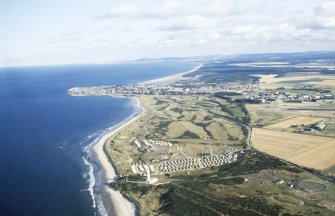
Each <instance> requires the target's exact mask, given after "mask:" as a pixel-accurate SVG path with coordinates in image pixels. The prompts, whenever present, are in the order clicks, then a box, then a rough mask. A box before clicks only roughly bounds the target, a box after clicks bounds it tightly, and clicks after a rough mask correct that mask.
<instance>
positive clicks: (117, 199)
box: [90, 64, 203, 216]
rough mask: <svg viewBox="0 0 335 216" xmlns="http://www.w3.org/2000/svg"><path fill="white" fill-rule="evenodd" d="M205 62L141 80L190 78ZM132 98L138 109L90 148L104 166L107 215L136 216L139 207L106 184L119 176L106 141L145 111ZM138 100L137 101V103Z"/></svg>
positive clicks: (159, 80) (147, 82) (103, 185)
mask: <svg viewBox="0 0 335 216" xmlns="http://www.w3.org/2000/svg"><path fill="white" fill-rule="evenodd" d="M202 66H203V64H199V65H198V66H196V67H195V68H193V69H192V70H189V71H187V72H183V73H179V74H176V75H172V76H167V77H163V78H159V79H153V80H149V81H145V82H141V83H140V84H162V83H169V82H175V81H178V80H184V79H189V78H185V77H183V75H185V74H189V73H192V72H195V71H197V70H199V69H200V68H201V67H202ZM111 96H112V97H125V96H119V95H111ZM126 98H129V99H130V100H133V101H134V103H133V104H134V106H135V107H136V111H135V113H134V114H133V115H131V116H130V117H129V118H127V119H125V120H124V121H123V122H121V123H119V124H117V125H115V126H114V127H113V128H112V129H111V130H110V131H108V132H106V133H104V134H103V135H102V136H101V137H99V139H98V141H97V142H96V143H95V144H93V146H92V147H91V148H90V150H91V152H93V153H94V155H95V156H96V159H97V162H98V163H99V165H100V166H101V167H102V171H103V173H102V179H101V185H100V192H101V199H102V203H103V206H104V208H105V210H106V212H107V215H113V216H135V215H136V214H137V207H136V206H135V204H133V203H132V202H131V201H129V200H127V199H126V198H125V197H124V196H123V195H122V194H121V193H120V192H119V191H115V190H113V189H112V188H111V187H109V186H108V185H106V183H103V182H108V183H110V182H111V181H113V180H115V179H117V178H118V174H117V170H116V169H115V167H114V165H113V162H112V161H111V160H110V159H109V157H108V156H107V155H106V152H105V143H106V141H107V140H108V139H109V138H110V137H111V136H112V135H113V134H115V133H117V132H118V131H120V130H121V129H123V128H125V127H126V126H127V125H129V124H131V123H132V122H134V121H136V120H137V119H138V118H140V117H141V115H142V114H143V113H145V109H144V108H143V107H141V106H140V101H139V99H138V98H136V97H132V96H129V97H126ZM135 101H136V103H135Z"/></svg>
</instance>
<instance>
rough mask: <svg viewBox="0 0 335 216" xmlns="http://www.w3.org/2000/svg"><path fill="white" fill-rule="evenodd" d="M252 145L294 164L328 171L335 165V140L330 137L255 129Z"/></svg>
mask: <svg viewBox="0 0 335 216" xmlns="http://www.w3.org/2000/svg"><path fill="white" fill-rule="evenodd" d="M251 142H252V145H253V146H254V147H255V148H256V149H258V150H260V151H262V152H265V153H268V154H270V155H273V156H276V157H279V158H282V159H284V160H286V161H289V162H292V163H294V164H297V165H300V166H304V167H309V168H314V169H318V170H323V169H326V168H328V167H330V166H332V165H333V164H335V139H334V138H330V137H322V136H314V135H305V134H297V133H288V132H281V131H275V130H269V129H262V128H253V130H252V136H251Z"/></svg>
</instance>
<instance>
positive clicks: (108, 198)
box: [92, 99, 144, 216]
mask: <svg viewBox="0 0 335 216" xmlns="http://www.w3.org/2000/svg"><path fill="white" fill-rule="evenodd" d="M136 101H137V107H139V108H141V110H142V111H139V112H138V113H137V114H135V115H134V116H132V117H131V118H129V119H128V120H126V121H124V122H122V123H120V124H119V125H118V126H116V128H115V129H114V130H112V131H109V132H108V133H106V134H104V135H103V136H102V137H101V138H100V139H99V140H98V142H97V143H96V144H95V145H94V146H93V147H92V151H93V152H94V153H95V155H96V157H97V159H98V160H99V163H100V165H101V167H102V169H103V175H104V180H103V182H106V183H108V182H111V181H112V180H114V179H115V178H116V177H117V175H116V172H115V170H114V167H113V166H112V164H111V162H110V161H109V159H108V157H107V156H106V154H105V152H104V145H105V143H106V141H107V140H108V138H109V137H111V136H112V135H113V134H114V133H117V132H118V131H119V130H121V129H122V128H124V127H126V126H127V125H129V124H131V123H132V122H134V121H135V120H136V119H137V118H139V117H140V116H141V115H140V114H141V113H142V112H143V111H144V109H143V108H142V107H140V105H139V101H138V100H137V99H136ZM101 192H102V193H101V195H102V201H103V204H104V207H105V209H106V211H107V214H108V215H113V216H134V215H135V206H134V205H133V204H132V203H131V202H130V201H128V200H127V199H125V198H124V197H123V196H122V194H121V193H120V192H119V191H115V190H113V189H112V188H110V187H109V186H107V185H106V184H104V185H101Z"/></svg>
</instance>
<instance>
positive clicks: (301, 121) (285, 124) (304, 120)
mask: <svg viewBox="0 0 335 216" xmlns="http://www.w3.org/2000/svg"><path fill="white" fill-rule="evenodd" d="M322 120H323V118H317V117H312V116H297V117H293V118H290V119H287V120H284V121H281V122H278V123H275V124H272V125H269V126H267V127H265V128H267V129H279V130H281V129H289V128H290V127H291V126H292V125H303V126H308V125H312V124H316V123H318V122H320V121H322Z"/></svg>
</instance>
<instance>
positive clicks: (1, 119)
mask: <svg viewBox="0 0 335 216" xmlns="http://www.w3.org/2000/svg"><path fill="white" fill-rule="evenodd" d="M194 66H195V64H194V63H185V62H184V63H180V62H168V63H166V62H165V63H164V62H160V63H132V64H115V65H70V66H40V67H19V68H1V69H0V215H4V216H9V215H10V216H12V215H13V216H26V215H27V216H38V215H47V216H53V215H54V216H63V215H64V216H72V215H73V216H86V215H87V216H92V215H99V213H98V212H99V211H98V208H97V207H95V206H94V203H93V202H92V196H91V194H90V191H89V190H88V188H89V186H90V183H92V182H90V181H92V178H90V175H89V172H90V169H91V166H88V164H85V163H84V162H85V161H84V160H86V159H85V158H87V157H88V155H87V152H85V151H84V149H85V146H87V145H89V144H90V143H92V142H93V141H94V140H95V139H96V138H97V137H98V136H99V135H101V133H102V132H103V131H104V130H105V129H106V128H109V127H111V126H113V125H116V124H117V123H120V122H122V121H123V120H124V119H126V118H127V117H129V116H130V115H132V114H133V113H134V111H135V107H134V106H133V104H132V102H131V100H129V99H126V98H113V97H107V96H104V97H71V96H69V95H68V94H67V90H68V89H69V88H71V87H74V86H93V85H110V84H127V83H135V82H139V81H144V80H150V79H154V78H159V77H163V76H167V75H172V74H177V73H180V72H184V71H188V70H190V69H192V68H193V67H194Z"/></svg>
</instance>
